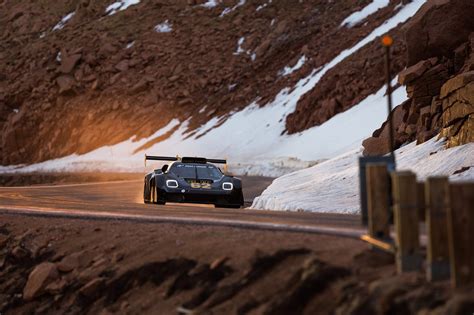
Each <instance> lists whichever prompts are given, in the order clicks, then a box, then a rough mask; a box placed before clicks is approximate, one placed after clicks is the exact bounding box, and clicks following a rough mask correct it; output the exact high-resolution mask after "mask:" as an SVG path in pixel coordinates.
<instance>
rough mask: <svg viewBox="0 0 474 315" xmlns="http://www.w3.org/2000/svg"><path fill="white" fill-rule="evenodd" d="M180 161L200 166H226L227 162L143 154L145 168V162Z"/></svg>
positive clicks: (223, 160)
mask: <svg viewBox="0 0 474 315" xmlns="http://www.w3.org/2000/svg"><path fill="white" fill-rule="evenodd" d="M147 160H150V161H173V162H174V161H181V162H182V163H201V164H206V163H208V162H209V163H214V164H227V160H225V159H207V158H203V157H186V156H185V157H179V156H178V155H177V156H176V157H173V156H155V155H146V154H145V166H146V161H147Z"/></svg>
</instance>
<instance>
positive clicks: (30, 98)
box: [0, 0, 405, 165]
mask: <svg viewBox="0 0 474 315" xmlns="http://www.w3.org/2000/svg"><path fill="white" fill-rule="evenodd" d="M379 2H380V3H382V2H384V1H379ZM370 3H371V1H369V0H358V1H353V0H344V1H342V0H341V1H326V0H324V1H323V0H312V1H298V2H295V1H271V0H262V1H233V0H225V1H207V2H206V1H174V0H173V1H166V0H154V1H141V2H140V1H117V2H113V1H111V0H69V1H61V2H57V1H48V0H45V1H40V2H38V1H34V2H33V1H26V0H23V1H12V0H3V1H0V24H1V25H2V28H1V31H0V113H1V115H0V129H1V130H2V133H1V145H0V150H1V151H0V157H1V159H0V160H1V163H2V164H3V165H10V164H19V163H31V162H38V161H43V160H48V159H52V158H55V157H60V156H65V155H68V154H72V153H79V154H81V153H85V152H88V151H90V150H92V149H95V148H97V147H100V146H103V145H107V144H115V143H118V142H120V141H123V140H126V139H129V138H130V137H132V136H136V139H141V138H143V137H147V136H150V135H151V134H152V133H153V132H155V131H156V130H158V129H159V128H161V127H163V126H165V125H166V124H167V123H168V122H169V121H170V120H171V119H173V118H177V119H179V120H180V121H184V120H186V119H189V121H190V123H189V128H190V130H192V129H194V128H196V127H199V126H201V125H202V124H203V123H206V122H207V121H209V120H210V119H212V118H213V117H219V118H223V119H225V117H227V116H228V115H229V113H231V112H235V111H238V110H241V109H243V108H245V107H246V106H248V105H249V104H250V103H251V102H252V101H254V100H257V101H258V103H259V104H260V106H264V105H265V104H266V103H268V101H270V100H272V99H273V98H274V97H275V96H276V94H277V93H278V92H280V91H281V90H282V89H283V88H285V87H290V88H291V87H292V86H293V85H294V84H295V82H297V81H298V80H299V79H301V78H302V77H304V76H306V75H308V74H310V73H311V72H312V71H314V69H318V68H319V67H321V66H323V65H324V64H326V63H327V62H329V61H330V60H331V59H332V58H334V57H335V56H336V55H337V54H339V53H340V52H341V51H343V50H344V49H347V48H349V47H351V46H353V45H354V44H355V43H357V42H358V41H359V40H360V39H361V38H363V37H365V36H366V35H367V34H369V33H370V32H371V31H372V30H373V29H374V28H375V27H377V26H378V25H380V24H382V23H383V22H384V21H385V20H386V19H388V18H389V17H391V16H393V15H394V14H396V13H397V12H398V11H399V10H400V8H401V7H403V4H402V3H400V1H395V0H394V1H386V3H385V4H384V5H382V6H381V8H380V9H379V10H376V11H375V12H374V13H373V14H370V15H368V17H366V18H365V19H363V21H361V22H360V23H355V25H341V24H342V23H343V22H344V20H345V19H346V18H347V17H348V16H350V15H351V13H353V12H356V11H359V10H362V9H363V8H365V7H366V6H367V5H368V4H370ZM392 33H393V36H394V37H395V39H396V43H397V45H396V46H395V49H394V60H395V71H396V72H398V71H400V70H402V69H403V68H404V67H405V58H404V55H405V45H404V44H403V41H402V40H401V38H402V37H401V32H400V31H399V29H398V28H396V29H395V30H394V31H393V32H392ZM379 46H380V45H378V42H377V41H373V42H371V43H369V44H368V45H366V46H365V47H364V48H363V49H361V50H359V51H358V52H357V53H355V54H354V55H353V56H351V57H350V58H348V59H347V60H344V62H341V63H340V64H339V65H338V66H337V67H335V68H334V69H331V70H330V71H329V72H328V73H326V74H325V75H324V77H323V78H322V79H321V81H320V83H319V84H318V85H317V86H316V87H315V88H314V89H312V90H311V91H310V92H309V93H307V94H306V95H305V96H304V97H302V98H301V99H300V100H299V102H298V106H297V109H296V111H295V112H294V113H293V114H291V115H290V116H289V117H288V118H287V120H286V129H287V132H289V133H295V132H299V131H302V130H304V129H307V128H309V127H312V126H315V125H318V124H321V123H323V122H324V121H326V120H327V119H329V118H330V117H332V116H334V115H335V114H337V113H339V112H341V111H344V110H346V109H348V108H350V107H351V106H352V105H354V104H357V103H358V102H359V101H360V100H361V99H364V98H365V97H366V96H367V95H370V94H372V93H374V91H376V90H378V89H379V88H380V87H381V86H382V85H383V75H381V74H382V71H383V59H382V58H381V54H382V50H381V47H379ZM172 132H173V130H172V131H170V133H169V134H171V133H172ZM169 134H168V135H169ZM166 136H167V135H164V138H166ZM157 141H159V139H158V140H157Z"/></svg>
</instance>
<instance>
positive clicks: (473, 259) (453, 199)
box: [448, 183, 474, 287]
mask: <svg viewBox="0 0 474 315" xmlns="http://www.w3.org/2000/svg"><path fill="white" fill-rule="evenodd" d="M449 190H450V204H451V206H450V207H449V209H448V239H449V255H450V265H451V283H452V285H453V287H460V286H463V285H466V284H472V283H474V183H453V184H451V185H450V189H449Z"/></svg>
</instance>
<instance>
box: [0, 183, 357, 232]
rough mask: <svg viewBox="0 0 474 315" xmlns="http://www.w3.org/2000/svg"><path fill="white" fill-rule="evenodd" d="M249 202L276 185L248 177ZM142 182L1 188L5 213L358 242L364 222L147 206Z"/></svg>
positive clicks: (323, 216)
mask: <svg viewBox="0 0 474 315" xmlns="http://www.w3.org/2000/svg"><path fill="white" fill-rule="evenodd" d="M242 179H243V186H244V196H245V200H246V201H247V202H250V201H251V200H252V199H253V198H254V197H256V196H258V195H259V194H260V193H261V192H262V191H263V189H264V188H265V187H267V186H268V185H269V184H270V182H271V179H268V178H260V177H244V178H242ZM142 194H143V181H141V180H129V181H120V182H101V183H87V184H69V185H51V186H27V187H0V212H1V213H6V214H22V215H34V216H61V217H80V218H87V219H119V220H140V221H149V222H170V223H180V224H202V225H221V226H231V227H238V228H251V229H271V230H272V229H273V230H285V231H295V232H309V233H324V234H332V235H340V236H347V237H354V238H359V237H360V236H361V235H362V234H364V229H363V228H362V227H361V226H360V224H359V217H358V216H355V215H343V214H321V213H320V214H317V213H307V212H304V213H303V212H286V211H262V210H249V209H237V210H236V209H220V208H214V206H208V205H182V204H167V205H165V206H160V205H150V204H143V197H142Z"/></svg>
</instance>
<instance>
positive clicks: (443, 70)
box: [364, 0, 474, 154]
mask: <svg viewBox="0 0 474 315" xmlns="http://www.w3.org/2000/svg"><path fill="white" fill-rule="evenodd" d="M472 12H474V2H472V1H463V0H449V1H430V2H428V3H427V4H426V5H425V6H424V7H423V8H422V9H421V10H420V11H419V12H418V13H417V14H416V15H415V16H414V17H413V18H412V19H411V21H410V22H409V23H408V24H407V25H406V26H405V30H404V31H405V34H406V45H407V65H408V66H409V67H408V68H407V69H405V70H404V71H402V72H401V73H400V75H399V78H398V80H399V83H400V84H402V85H405V86H406V90H407V93H408V96H409V98H410V99H409V100H407V101H406V102H405V103H403V104H402V105H401V106H399V107H397V108H395V110H394V111H393V112H392V117H393V120H394V126H395V138H396V139H395V145H396V147H400V146H401V145H402V144H404V143H407V142H411V141H415V140H416V142H417V143H418V144H420V143H423V142H425V141H427V140H428V139H430V138H432V137H434V136H436V135H438V134H440V137H445V138H447V139H448V141H447V145H448V146H449V147H453V146H457V145H461V144H466V143H469V142H474V20H473V19H472V16H471V15H472ZM388 137H389V130H388V124H387V123H385V124H384V125H383V126H382V127H381V128H380V129H378V130H376V131H375V132H374V134H373V137H372V138H369V139H367V140H365V141H364V147H365V151H364V152H365V154H382V153H387V152H388V151H389V144H388Z"/></svg>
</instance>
